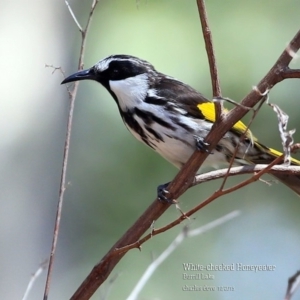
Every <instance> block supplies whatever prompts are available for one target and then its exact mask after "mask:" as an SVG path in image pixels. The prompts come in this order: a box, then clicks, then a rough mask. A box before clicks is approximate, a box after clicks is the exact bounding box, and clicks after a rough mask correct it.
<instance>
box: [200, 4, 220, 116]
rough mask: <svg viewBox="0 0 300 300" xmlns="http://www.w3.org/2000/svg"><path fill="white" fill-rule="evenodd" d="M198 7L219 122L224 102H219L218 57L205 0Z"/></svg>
mask: <svg viewBox="0 0 300 300" xmlns="http://www.w3.org/2000/svg"><path fill="white" fill-rule="evenodd" d="M197 6H198V11H199V16H200V21H201V28H202V34H203V38H204V42H205V49H206V53H207V58H208V63H209V70H210V77H211V85H212V92H213V99H214V100H217V101H216V102H215V109H216V120H217V121H219V120H220V119H221V117H222V111H223V102H222V101H219V100H220V99H221V98H222V93H221V86H220V79H219V73H218V68H217V62H216V56H215V51H214V47H213V41H212V35H211V30H210V27H209V25H208V19H207V12H206V8H205V3H204V0H197Z"/></svg>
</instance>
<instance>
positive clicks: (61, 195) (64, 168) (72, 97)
mask: <svg viewBox="0 0 300 300" xmlns="http://www.w3.org/2000/svg"><path fill="white" fill-rule="evenodd" d="M97 3H98V1H96V0H94V1H93V4H92V7H91V10H90V14H89V18H88V21H87V24H86V27H85V29H84V30H82V29H81V33H82V41H81V52H80V57H79V62H78V66H79V68H82V66H83V59H84V49H85V43H86V35H87V32H88V29H89V25H90V23H91V19H92V15H93V13H94V10H95V8H96V5H97ZM66 5H67V7H68V9H69V11H70V13H71V15H72V17H73V19H74V20H75V21H76V18H75V16H74V14H73V12H72V10H71V8H70V6H69V4H68V2H67V1H66ZM78 25H79V24H77V26H78ZM79 28H81V27H80V25H79ZM78 84H79V82H75V84H74V86H73V89H72V90H70V89H69V87H67V91H68V94H69V100H70V107H69V116H68V124H67V133H66V139H65V145H64V155H63V165H62V172H61V181H60V188H59V200H58V204H57V211H56V219H55V225H54V233H53V241H52V246H51V252H50V257H49V266H48V272H47V278H46V284H45V291H44V300H47V299H48V295H49V289H50V282H51V275H52V270H53V262H54V255H55V251H56V246H57V239H58V233H59V228H60V219H61V213H62V205H63V199H64V193H65V189H66V175H67V165H68V157H69V148H70V139H71V131H72V123H73V114H74V105H75V98H76V95H77V90H78Z"/></svg>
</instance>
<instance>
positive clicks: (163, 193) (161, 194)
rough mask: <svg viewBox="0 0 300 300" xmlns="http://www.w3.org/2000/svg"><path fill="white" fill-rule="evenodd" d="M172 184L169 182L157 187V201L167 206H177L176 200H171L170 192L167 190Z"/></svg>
mask: <svg viewBox="0 0 300 300" xmlns="http://www.w3.org/2000/svg"><path fill="white" fill-rule="evenodd" d="M169 183H170V182H167V183H165V184H161V185H159V186H158V187H157V199H158V201H160V202H162V203H167V204H175V203H176V200H175V199H171V198H170V197H169V196H168V195H170V192H169V191H168V190H167V187H168V185H169Z"/></svg>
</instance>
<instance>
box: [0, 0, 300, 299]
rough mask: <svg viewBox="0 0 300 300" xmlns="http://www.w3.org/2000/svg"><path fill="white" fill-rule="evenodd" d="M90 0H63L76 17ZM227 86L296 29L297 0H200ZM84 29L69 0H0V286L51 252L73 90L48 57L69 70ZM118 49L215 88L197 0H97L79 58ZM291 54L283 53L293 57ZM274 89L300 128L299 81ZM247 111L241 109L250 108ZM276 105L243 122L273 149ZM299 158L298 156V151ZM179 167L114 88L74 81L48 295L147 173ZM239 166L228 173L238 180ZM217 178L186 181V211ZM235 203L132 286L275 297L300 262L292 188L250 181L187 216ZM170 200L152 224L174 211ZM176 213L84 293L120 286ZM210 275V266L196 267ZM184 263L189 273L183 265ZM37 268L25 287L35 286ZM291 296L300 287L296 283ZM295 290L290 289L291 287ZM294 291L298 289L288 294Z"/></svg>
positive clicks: (81, 274) (236, 89)
mask: <svg viewBox="0 0 300 300" xmlns="http://www.w3.org/2000/svg"><path fill="white" fill-rule="evenodd" d="M90 4H91V1H73V0H70V5H71V6H72V8H73V10H74V13H75V14H76V16H77V18H78V20H79V22H80V23H81V24H82V26H84V25H85V23H86V21H87V17H88V13H89V8H90ZM207 9H208V14H209V21H210V24H211V29H212V33H213V37H214V45H215V50H216V55H217V61H218V67H219V70H220V77H221V84H222V91H223V95H224V96H226V97H230V98H232V99H235V100H237V101H240V100H241V99H242V98H243V96H244V95H246V94H247V93H248V92H249V91H250V90H251V88H252V86H253V85H255V84H257V82H258V81H259V80H260V79H261V78H262V77H263V76H264V75H265V73H266V72H267V71H268V70H269V69H270V67H271V66H272V65H273V63H274V62H275V60H276V59H277V58H278V56H279V54H280V53H281V52H282V50H283V49H284V47H285V46H286V45H287V43H288V41H289V40H290V39H291V38H292V37H293V36H294V34H295V33H296V32H297V31H298V30H299V13H300V2H299V1H298V0H289V1H273V0H269V1H260V0H252V1H239V0H231V1H222V0H219V1H208V3H207ZM80 41H81V37H80V34H79V31H78V28H77V27H76V25H75V23H74V21H73V20H72V18H71V16H70V14H69V12H68V9H67V7H66V5H65V3H64V1H58V0H53V1H33V0H28V1H26V3H25V2H24V1H20V0H15V1H3V0H2V1H0V57H1V72H0V79H1V87H2V88H1V90H0V98H1V101H0V107H1V108H0V134H1V151H0V167H1V173H0V178H1V180H0V197H1V198H0V199H1V202H0V203H1V209H0V241H1V247H0V249H1V250H0V251H1V255H0V279H1V280H0V298H1V299H21V297H22V295H23V293H24V291H25V289H26V286H27V284H28V281H29V279H30V276H31V274H32V273H33V272H34V271H35V270H36V269H37V268H38V266H39V264H40V263H41V262H42V261H43V260H44V259H46V258H47V257H48V255H49V251H50V246H51V241H52V233H53V224H54V219H55V212H56V206H57V201H58V190H59V181H60V174H61V165H62V156H63V147H64V138H65V135H66V124H67V116H68V107H69V100H68V96H67V92H66V88H65V86H61V85H60V82H61V80H62V75H61V74H60V73H59V72H54V73H53V70H52V69H51V68H45V64H52V65H54V66H61V67H62V68H63V69H64V70H65V72H66V74H71V73H73V72H75V71H76V70H77V64H78V55H79V46H80ZM117 53H125V54H132V55H136V56H138V57H141V58H144V59H146V60H149V61H151V62H152V63H153V64H154V65H155V66H156V68H157V69H158V70H160V71H162V72H164V73H167V74H169V75H172V76H175V77H177V78H179V79H181V80H182V81H184V82H186V83H189V84H190V85H191V86H193V87H195V88H196V89H198V90H199V91H201V92H202V93H203V94H205V95H207V96H208V97H210V96H211V86H210V75H209V70H208V63H207V58H206V53H205V50H204V44H203V39H202V35H201V29H200V22H199V16H198V12H197V6H196V1H194V0H193V1H192V0H190V1H186V0H148V1H146V0H141V1H135V0H132V1H122V0H110V1H100V3H99V4H98V7H97V9H96V12H95V15H94V19H93V22H92V26H91V28H90V32H89V36H88V41H87V45H86V54H85V66H86V67H89V66H91V65H93V64H94V63H96V62H97V61H98V60H100V59H101V58H103V57H105V56H107V55H110V54H117ZM299 66H300V61H299V60H298V61H297V60H296V61H294V62H293V63H292V67H299ZM270 101H271V102H273V103H276V104H278V105H280V107H281V108H282V109H283V110H284V111H286V112H287V113H288V114H289V116H290V122H289V128H290V129H292V128H297V129H298V131H297V133H296V134H295V140H296V141H298V142H299V140H300V134H299V133H300V119H299V112H300V109H299V103H300V84H299V81H298V80H289V81H285V82H282V83H281V84H279V85H278V86H276V87H275V88H274V89H273V90H272V91H271V93H270ZM245 120H246V121H247V120H249V117H248V118H247V117H246V118H245ZM277 128H278V127H277V117H276V115H275V114H274V113H273V111H272V110H271V109H270V108H269V107H268V106H266V105H265V106H263V108H262V110H261V111H260V113H259V115H258V116H257V118H256V120H255V122H254V123H253V124H252V126H251V129H252V130H253V131H254V132H255V134H256V135H257V137H258V138H259V139H260V140H261V141H263V143H264V144H267V145H269V146H272V147H274V148H279V149H280V148H281V142H280V138H279V133H278V129H277ZM298 157H299V156H298ZM176 172H177V170H176V169H175V168H174V167H173V166H171V165H170V164H169V163H167V162H165V161H164V160H163V159H162V158H160V157H159V156H158V155H156V154H155V153H153V152H152V151H151V150H150V149H147V148H146V147H145V146H143V145H142V144H140V143H139V142H138V141H136V140H135V139H134V138H133V137H132V136H131V135H130V133H129V132H128V131H127V130H126V128H125V127H124V125H123V124H122V121H121V118H120V117H119V115H118V111H117V109H116V105H115V103H114V101H113V100H112V98H111V97H110V96H109V94H108V93H107V92H106V91H105V90H104V89H103V88H102V87H101V86H100V85H97V84H96V83H94V82H87V81H86V82H82V83H81V84H80V87H79V92H78V97H77V99H76V104H75V114H74V123H73V129H72V140H71V149H70V158H69V165H68V175H67V181H68V186H67V190H66V194H65V201H64V207H63V215H62V222H61V229H60V234H59V241H58V249H57V254H56V260H55V264H54V274H53V278H52V284H51V290H50V295H49V296H50V298H49V299H68V298H69V297H70V296H71V295H72V293H73V292H74V291H75V289H76V288H77V287H78V285H79V284H80V283H81V282H82V280H83V279H84V278H85V276H86V275H87V274H88V273H89V271H90V270H91V269H92V267H93V266H94V265H95V264H96V263H97V262H98V261H99V260H100V259H101V257H102V256H103V255H104V254H105V253H106V251H107V250H108V249H109V248H110V247H111V246H112V245H113V243H114V242H115V241H116V240H117V239H118V238H119V237H120V236H121V235H122V234H123V233H124V231H125V230H126V229H127V228H128V227H129V226H130V225H131V224H132V223H133V222H134V221H135V220H136V219H137V218H138V216H139V215H140V214H141V213H142V212H143V211H144V210H145V209H146V208H147V207H148V205H149V204H150V203H151V202H152V201H153V200H154V198H155V194H156V186H157V185H158V184H161V183H164V182H167V181H169V180H171V179H172V178H173V177H174V176H175V174H176ZM241 179H242V178H235V179H234V180H230V182H229V183H230V184H234V183H236V182H238V181H239V180H241ZM219 184H220V182H211V183H207V184H203V185H201V186H198V187H195V188H193V189H192V190H190V191H188V192H187V193H186V194H185V195H184V196H183V197H182V198H181V199H180V206H181V208H182V209H183V210H188V209H189V208H191V207H193V206H195V205H196V204H197V203H200V202H201V201H203V200H204V199H206V197H207V196H209V195H210V194H211V193H212V192H213V191H215V190H216V189H217V187H218V186H219ZM233 210H239V211H240V212H241V215H240V216H239V217H238V218H236V219H234V220H233V221H230V222H228V223H226V224H225V225H223V226H221V227H218V228H216V229H214V230H212V231H210V232H208V233H206V234H205V235H204V236H199V237H196V238H192V239H188V240H186V241H185V242H184V243H183V244H182V245H181V246H180V247H179V248H178V249H177V250H176V251H175V252H174V253H173V254H172V256H171V257H169V259H168V260H167V261H165V262H164V263H163V265H162V266H161V267H160V268H159V269H158V270H157V271H156V273H155V274H154V276H153V277H152V278H151V279H150V281H149V282H148V284H147V286H146V287H145V289H144V290H143V291H142V294H141V296H140V299H182V298H183V297H185V298H186V299H200V298H201V299H222V300H223V299H262V298H264V299H282V298H283V297H284V293H285V290H286V285H287V279H288V277H290V276H291V275H292V274H294V272H295V271H296V270H298V269H299V267H300V256H299V250H300V235H299V225H300V218H299V211H300V201H299V197H297V196H296V195H295V194H294V193H293V192H291V191H290V190H288V189H287V188H286V187H285V186H283V185H281V184H276V183H273V184H272V186H268V185H267V184H264V183H262V182H257V183H255V184H252V185H251V186H248V187H246V188H244V189H242V190H240V191H237V192H235V193H233V194H230V195H228V196H226V197H222V198H221V199H219V200H216V201H215V202H214V203H212V204H211V205H209V206H208V207H206V208H204V209H203V210H202V211H199V212H198V213H197V214H195V215H194V216H193V218H192V219H191V220H189V221H186V222H185V225H188V226H189V227H190V228H197V227H199V226H202V225H204V224H206V223H208V222H210V221H212V220H214V219H216V218H219V217H221V216H223V215H224V214H227V213H229V212H231V211H233ZM178 215H179V213H178V211H176V209H175V207H171V208H170V209H169V210H168V212H167V213H166V214H165V215H164V216H163V217H162V218H161V219H160V220H159V221H158V222H157V223H156V226H157V227H158V226H160V225H163V224H166V223H168V222H169V221H171V220H173V219H174V218H176V217H178ZM183 226H184V225H183V224H181V225H180V226H177V227H176V228H173V229H172V230H170V231H169V232H166V233H164V234H163V235H160V236H157V237H155V238H153V239H152V240H151V241H149V242H147V243H146V244H145V245H143V248H142V251H141V252H140V251H137V250H133V251H131V252H130V253H128V255H126V257H125V258H124V259H123V260H122V261H121V262H120V263H119V265H118V266H117V268H116V269H115V270H114V271H113V273H112V275H113V276H115V275H116V274H118V278H117V279H116V281H115V282H114V284H113V285H111V284H109V283H106V284H104V285H103V287H102V288H101V289H100V290H99V291H98V292H97V293H96V294H95V296H94V297H93V299H102V298H101V297H102V296H103V295H104V294H105V293H106V292H107V291H108V290H110V294H109V296H108V298H107V299H125V298H126V297H127V296H128V295H129V293H130V291H131V290H132V289H133V287H134V286H135V284H136V283H137V281H138V279H139V278H140V277H141V275H142V274H143V272H144V270H145V269H146V267H147V266H148V265H149V264H150V263H151V261H152V259H153V257H157V256H158V255H159V254H160V253H161V252H162V251H163V250H164V249H165V248H166V247H167V246H168V245H169V244H170V242H171V241H172V240H173V239H174V237H175V236H176V235H177V234H178V233H179V232H180V231H181V230H182V228H183ZM188 262H192V263H196V264H203V265H206V264H222V263H223V264H232V263H243V264H250V265H253V264H271V265H275V266H276V268H275V270H274V271H273V272H257V273H255V272H246V271H245V272H237V271H232V272H209V273H210V274H212V275H214V276H215V279H214V280H212V281H209V282H205V281H199V280H198V281H196V280H194V281H193V280H192V281H191V280H190V281H186V280H183V279H182V276H183V273H184V270H183V263H188ZM204 273H205V274H207V272H204ZM190 274H193V272H191V273H190ZM45 277H46V272H44V273H43V274H42V275H41V276H40V277H39V278H38V279H37V281H36V283H35V285H34V287H33V289H32V291H31V294H30V297H29V299H42V294H43V289H44V283H45ZM185 284H187V285H189V286H192V285H197V286H204V285H209V286H216V287H217V286H229V287H233V288H234V292H184V291H183V290H182V287H183V286H184V285H185ZM298 297H299V293H298ZM296 298H297V297H296ZM296 298H295V299H296Z"/></svg>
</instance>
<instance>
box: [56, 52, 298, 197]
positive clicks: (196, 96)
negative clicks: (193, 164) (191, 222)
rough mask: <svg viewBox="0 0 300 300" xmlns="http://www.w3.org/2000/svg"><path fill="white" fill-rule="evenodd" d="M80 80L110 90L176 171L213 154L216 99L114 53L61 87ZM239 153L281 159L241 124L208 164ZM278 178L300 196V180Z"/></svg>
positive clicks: (132, 124) (133, 128)
mask: <svg viewBox="0 0 300 300" xmlns="http://www.w3.org/2000/svg"><path fill="white" fill-rule="evenodd" d="M79 80H93V81H96V82H98V83H100V84H101V85H102V86H103V87H104V88H106V90H107V91H108V92H109V93H110V95H111V96H112V98H113V99H114V101H115V102H116V104H117V107H118V110H119V113H120V116H121V118H122V120H123V122H124V124H125V126H126V127H127V129H128V130H129V131H130V132H131V133H132V134H133V136H134V137H135V138H136V139H137V140H139V141H140V142H142V143H144V144H145V145H147V146H148V147H150V148H152V149H153V150H154V151H156V152H157V153H158V154H160V155H161V156H162V157H164V158H165V159H166V160H168V161H169V162H170V163H172V164H173V165H175V166H176V167H177V168H179V169H180V168H182V167H183V165H184V164H185V163H186V162H187V161H188V159H189V158H190V156H191V155H192V154H193V152H194V151H195V150H196V149H198V150H200V151H208V146H209V145H207V144H206V143H205V142H204V140H205V137H206V136H207V134H208V133H209V132H210V130H211V128H212V126H213V124H214V122H215V105H214V103H213V101H211V100H209V99H207V98H206V97H205V96H203V95H202V94H201V93H200V92H198V91H196V90H195V89H194V88H193V87H191V86H189V85H188V84H185V83H183V82H181V81H180V80H177V79H175V78H174V77H171V76H168V75H165V74H163V73H161V72H159V71H157V70H156V69H155V68H154V66H153V65H152V64H151V63H149V62H147V61H146V60H143V59H140V58H137V57H135V56H131V55H125V54H117V55H110V56H108V57H106V58H104V59H102V60H100V61H99V62H97V63H96V64H95V65H94V66H92V67H91V68H89V69H86V70H80V71H78V72H76V73H74V74H72V75H70V76H68V77H67V78H65V79H64V80H63V81H62V82H61V84H66V83H70V82H74V81H79ZM242 136H243V139H241V137H242ZM234 154H235V156H234V158H233V159H234V164H235V165H249V164H270V163H271V162H272V161H273V160H274V159H276V158H277V157H279V156H281V155H282V153H280V152H279V151H277V150H274V149H272V148H269V147H267V146H264V145H263V144H261V143H260V142H259V141H258V140H257V139H256V138H255V137H254V135H253V134H252V132H251V131H250V130H249V129H248V128H247V126H246V125H245V124H244V123H243V122H242V121H238V122H237V123H235V124H234V125H233V127H232V128H231V130H230V131H228V132H227V133H226V134H225V135H224V136H223V137H222V139H221V140H220V141H219V142H218V144H217V146H216V147H215V149H213V150H212V151H210V153H209V155H208V156H207V158H206V160H205V161H204V164H203V166H209V167H221V166H224V165H225V166H226V165H228V164H229V163H230V161H231V160H232V157H233V155H234ZM291 164H292V165H296V166H300V161H298V160H296V159H294V158H292V159H291ZM274 176H275V177H277V178H278V179H279V180H280V181H281V182H283V183H284V184H286V185H287V186H288V187H290V188H291V189H292V190H293V191H294V192H296V193H297V194H298V195H300V176H297V175H290V174H274ZM167 185H168V183H166V184H163V185H160V186H159V187H158V188H157V193H158V199H159V200H162V201H164V200H165V201H166V202H170V199H169V198H168V191H167ZM171 201H173V200H172V199H171Z"/></svg>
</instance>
